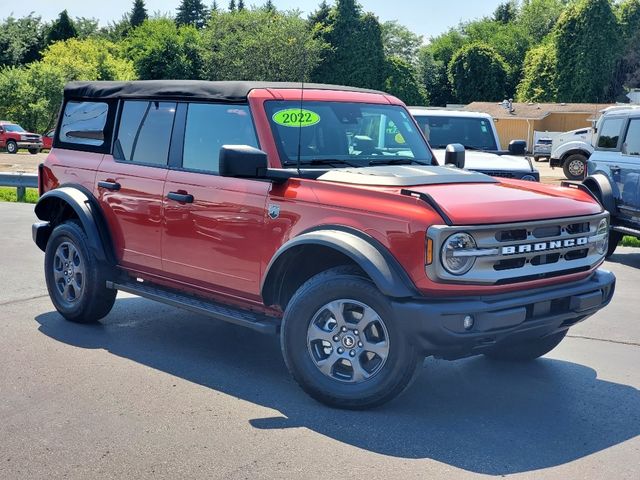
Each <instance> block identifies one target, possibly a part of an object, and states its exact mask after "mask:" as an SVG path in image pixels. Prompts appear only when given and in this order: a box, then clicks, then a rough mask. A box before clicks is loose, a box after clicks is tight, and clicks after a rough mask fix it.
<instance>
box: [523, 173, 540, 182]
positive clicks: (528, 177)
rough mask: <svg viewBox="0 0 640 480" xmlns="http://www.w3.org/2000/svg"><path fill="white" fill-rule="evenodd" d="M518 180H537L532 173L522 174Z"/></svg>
mask: <svg viewBox="0 0 640 480" xmlns="http://www.w3.org/2000/svg"><path fill="white" fill-rule="evenodd" d="M520 180H526V181H527V182H537V181H538V180H536V177H534V176H533V175H524V176H523V177H522V178H521V179H520Z"/></svg>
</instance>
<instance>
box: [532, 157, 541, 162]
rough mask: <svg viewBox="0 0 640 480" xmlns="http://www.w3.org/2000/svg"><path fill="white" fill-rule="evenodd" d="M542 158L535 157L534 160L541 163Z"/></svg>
mask: <svg viewBox="0 0 640 480" xmlns="http://www.w3.org/2000/svg"><path fill="white" fill-rule="evenodd" d="M540 158H541V157H533V159H534V160H535V161H536V162H539V161H540Z"/></svg>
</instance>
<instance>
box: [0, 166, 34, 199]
mask: <svg viewBox="0 0 640 480" xmlns="http://www.w3.org/2000/svg"><path fill="white" fill-rule="evenodd" d="M0 187H15V188H16V194H17V197H18V201H19V202H24V200H25V196H26V194H27V188H38V175H37V174H35V173H0Z"/></svg>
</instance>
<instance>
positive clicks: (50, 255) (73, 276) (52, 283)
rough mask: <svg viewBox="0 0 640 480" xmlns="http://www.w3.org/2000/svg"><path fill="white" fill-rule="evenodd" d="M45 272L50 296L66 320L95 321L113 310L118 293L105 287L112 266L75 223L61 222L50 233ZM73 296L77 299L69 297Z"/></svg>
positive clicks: (77, 321) (45, 258)
mask: <svg viewBox="0 0 640 480" xmlns="http://www.w3.org/2000/svg"><path fill="white" fill-rule="evenodd" d="M71 250H73V251H71ZM65 251H66V253H67V255H66V257H65ZM75 253H77V257H78V258H77V259H76V255H75ZM63 258H68V259H69V262H67V263H66V264H65V263H64V261H62V260H63ZM71 263H73V265H71ZM68 265H71V266H68ZM67 269H68V270H67ZM67 272H69V274H68V275H67ZM79 272H82V273H79ZM44 273H45V278H46V281H47V289H48V290H49V297H50V298H51V301H52V302H53V305H54V306H55V307H56V310H58V312H60V314H61V315H62V316H63V317H64V318H65V319H67V320H69V321H71V322H76V323H93V322H97V321H98V320H100V319H101V318H103V317H105V316H106V315H107V314H108V313H109V312H110V311H111V308H112V307H113V304H114V302H115V299H116V294H117V292H116V290H112V289H108V288H107V287H106V282H107V280H109V268H107V267H105V266H104V265H102V264H101V263H100V262H99V261H98V260H97V259H96V258H95V255H93V253H91V251H90V250H89V247H88V241H87V236H86V234H85V232H84V230H83V229H82V227H80V225H79V224H77V223H76V222H74V221H68V222H65V223H63V224H60V225H58V226H57V227H56V228H55V229H54V230H53V232H52V233H51V237H50V238H49V241H48V243H47V248H46V250H45V257H44ZM66 283H70V284H71V286H67V285H66ZM72 289H73V291H74V293H73V294H71V290H72ZM72 296H73V297H74V298H72V299H70V297H72Z"/></svg>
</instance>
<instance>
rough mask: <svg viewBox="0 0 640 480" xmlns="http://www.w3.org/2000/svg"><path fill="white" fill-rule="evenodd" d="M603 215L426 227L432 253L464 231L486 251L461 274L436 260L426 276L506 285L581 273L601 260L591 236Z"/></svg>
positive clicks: (594, 233)
mask: <svg viewBox="0 0 640 480" xmlns="http://www.w3.org/2000/svg"><path fill="white" fill-rule="evenodd" d="M606 217H607V213H606V212H605V213H602V214H599V215H593V216H588V217H579V218H568V219H557V220H542V221H535V222H528V223H526V224H525V223H515V224H507V225H495V226H473V227H448V226H447V227H445V226H436V227H431V228H430V229H429V231H428V235H429V237H430V238H432V239H433V240H434V251H436V252H439V251H441V249H442V245H443V243H444V241H445V240H446V239H447V238H448V237H449V236H450V235H452V234H453V233H456V232H467V233H469V234H471V235H473V237H474V238H475V240H476V243H477V249H479V250H480V251H484V252H486V254H485V255H479V256H477V257H476V260H475V263H474V265H473V267H472V268H471V269H470V270H469V271H468V272H467V273H466V274H464V275H460V276H455V275H452V274H450V273H449V272H447V270H446V269H445V268H444V266H443V265H442V264H441V262H440V261H438V262H433V264H432V265H429V266H428V267H427V275H428V276H429V278H431V279H432V280H436V281H443V280H444V281H452V282H465V283H486V284H508V283H515V282H521V281H527V280H534V279H542V278H551V277H556V276H561V275H568V274H570V273H576V272H581V271H587V270H589V269H590V268H593V266H595V265H597V264H598V263H599V262H601V261H602V258H603V255H602V254H599V253H598V252H597V250H596V247H595V244H594V241H593V240H592V237H594V236H595V235H596V234H597V229H598V225H599V224H600V221H601V220H602V219H603V218H606Z"/></svg>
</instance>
